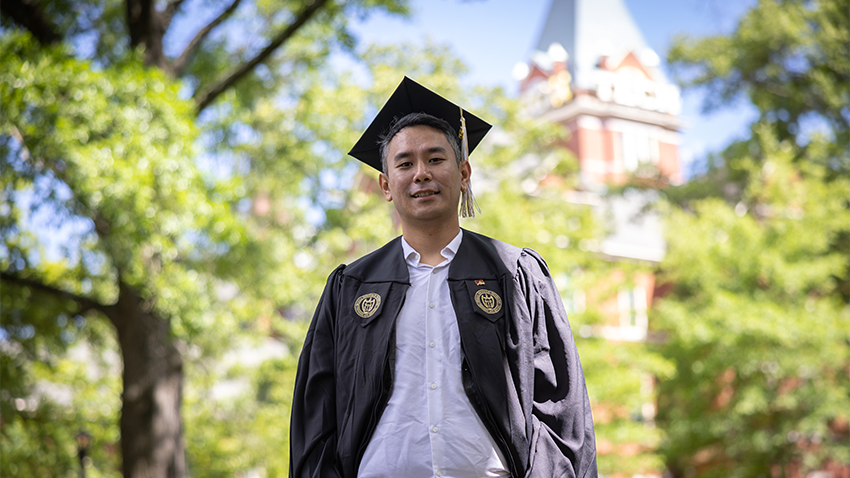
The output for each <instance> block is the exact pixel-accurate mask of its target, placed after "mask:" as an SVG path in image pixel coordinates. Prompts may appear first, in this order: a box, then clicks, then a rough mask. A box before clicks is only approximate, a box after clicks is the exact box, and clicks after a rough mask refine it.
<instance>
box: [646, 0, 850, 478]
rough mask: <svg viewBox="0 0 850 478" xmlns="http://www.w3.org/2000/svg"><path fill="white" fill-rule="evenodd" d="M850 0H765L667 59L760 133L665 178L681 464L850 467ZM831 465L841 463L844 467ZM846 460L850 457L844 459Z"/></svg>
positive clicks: (673, 428)
mask: <svg viewBox="0 0 850 478" xmlns="http://www.w3.org/2000/svg"><path fill="white" fill-rule="evenodd" d="M848 11H850V2H848V1H847V0H822V1H808V2H792V1H782V0H762V1H760V2H758V4H757V5H755V6H754V7H753V8H752V9H751V10H750V11H749V12H748V13H747V14H746V15H745V16H744V17H743V18H742V20H741V22H740V23H739V25H738V28H737V29H736V30H735V31H734V32H733V33H731V34H730V35H729V36H724V37H711V38H705V39H687V38H684V39H680V40H679V41H678V42H677V43H676V44H675V45H674V47H673V48H672V50H671V52H670V60H671V62H672V63H673V64H674V66H675V67H676V68H677V69H678V71H679V72H680V79H682V80H683V81H684V82H685V86H687V87H697V88H703V89H704V91H705V92H706V93H707V103H706V106H707V107H709V108H716V107H721V106H723V105H725V104H728V103H731V102H733V101H735V100H736V99H738V96H739V95H746V96H747V98H748V99H749V100H750V101H751V102H752V103H753V104H754V105H755V106H756V107H757V108H758V111H759V115H760V116H759V118H758V119H757V120H756V122H755V123H754V124H753V125H752V127H751V133H752V134H751V136H749V137H747V138H744V139H741V140H739V141H736V142H735V143H733V144H731V145H730V146H729V147H728V148H727V149H726V150H724V151H723V152H722V153H720V154H719V155H715V156H713V157H710V158H709V161H710V164H708V168H707V173H706V174H704V175H703V176H701V177H698V178H695V179H694V180H693V181H691V182H690V183H689V184H686V185H684V186H681V187H678V188H669V189H667V190H665V194H666V196H667V198H668V203H667V205H666V214H667V225H668V228H667V229H668V234H667V240H668V244H669V253H668V256H667V258H666V259H665V261H664V263H663V269H664V278H665V280H666V281H668V282H669V283H670V284H672V285H673V291H672V293H671V294H670V295H669V296H668V297H666V298H665V299H663V300H662V301H660V303H659V305H658V307H657V309H656V310H655V311H654V312H655V315H654V317H655V320H656V323H657V324H658V325H659V326H660V327H661V328H663V329H664V330H666V331H667V332H668V340H667V341H666V343H665V344H664V345H663V346H661V347H660V352H661V353H662V354H663V355H664V356H665V357H666V358H668V359H670V360H672V361H673V362H674V363H675V364H676V371H675V374H674V376H673V377H672V378H670V379H669V380H662V381H661V382H660V385H659V416H658V422H659V425H660V426H661V428H663V429H664V433H665V440H664V442H663V445H662V447H661V453H662V454H663V455H664V457H665V462H666V465H667V467H668V469H669V471H670V472H671V473H672V475H673V476H675V477H679V476H688V477H691V476H706V477H713V476H717V477H720V476H723V477H758V476H806V475H807V474H808V473H809V472H811V471H815V470H822V469H829V468H830V467H837V466H844V467H847V466H848V464H850V447H848V446H847V444H848V443H850V427H848V421H849V420H850V412H848V410H850V305H848V304H850V285H848V284H850V204H848V198H850V167H848V166H850V106H848V105H850V91H848V89H847V85H848V84H850V51H848V49H850V17H849V16H848ZM833 469H834V468H833ZM845 469H846V468H845Z"/></svg>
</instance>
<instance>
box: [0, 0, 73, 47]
mask: <svg viewBox="0 0 850 478" xmlns="http://www.w3.org/2000/svg"><path fill="white" fill-rule="evenodd" d="M0 12H2V13H5V14H6V15H8V16H9V18H11V19H12V20H14V21H15V23H17V24H18V25H20V26H22V27H24V28H26V29H27V30H29V32H30V33H32V35H33V36H34V37H35V38H36V40H38V41H39V42H40V43H42V44H44V45H50V44H53V43H59V41H60V40H62V36H61V35H60V34H59V32H57V31H56V25H54V24H53V23H52V22H51V21H50V20H49V19H47V18H45V16H44V12H42V11H41V8H39V6H38V0H11V1H10V0H6V1H2V2H0Z"/></svg>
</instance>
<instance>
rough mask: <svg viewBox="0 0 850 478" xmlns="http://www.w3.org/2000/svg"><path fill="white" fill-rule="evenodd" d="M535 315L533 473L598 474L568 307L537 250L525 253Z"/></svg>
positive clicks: (528, 298)
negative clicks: (567, 311) (565, 308)
mask: <svg viewBox="0 0 850 478" xmlns="http://www.w3.org/2000/svg"><path fill="white" fill-rule="evenodd" d="M520 269H521V270H522V272H523V273H524V275H525V281H523V282H525V284H524V288H525V289H526V305H527V306H528V308H529V312H530V317H531V319H532V334H533V342H534V357H533V361H534V390H533V407H532V437H531V450H530V457H529V469H528V473H527V475H526V476H527V477H553V476H558V477H577V478H595V477H596V476H597V474H598V472H597V468H596V438H595V435H594V431H593V417H592V415H591V411H590V400H589V399H588V396H587V387H586V385H585V382H584V372H583V371H582V368H581V363H580V362H579V356H578V350H577V349H576V344H575V341H574V340H573V334H572V331H571V330H570V324H569V321H568V320H567V313H566V310H564V304H563V302H562V301H561V296H560V294H559V293H558V289H557V287H556V286H555V283H554V281H553V280H552V276H551V274H550V273H549V268H548V267H547V265H546V262H545V261H544V260H543V258H542V257H541V256H540V255H539V254H538V253H537V252H535V251H533V250H530V249H526V250H525V251H524V254H523V255H522V256H521V258H520Z"/></svg>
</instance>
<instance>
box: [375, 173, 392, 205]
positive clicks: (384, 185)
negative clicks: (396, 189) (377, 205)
mask: <svg viewBox="0 0 850 478" xmlns="http://www.w3.org/2000/svg"><path fill="white" fill-rule="evenodd" d="M378 185H380V186H381V192H383V193H384V199H386V200H387V201H390V202H392V200H393V193H392V191H390V178H388V177H387V175H386V174H384V173H381V174H379V175H378Z"/></svg>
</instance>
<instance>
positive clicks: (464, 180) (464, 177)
mask: <svg viewBox="0 0 850 478" xmlns="http://www.w3.org/2000/svg"><path fill="white" fill-rule="evenodd" d="M458 168H460V190H461V191H463V190H464V189H466V188H467V187H468V186H469V179H470V178H471V177H472V165H470V164H469V160H467V161H463V162H462V163H460V164H459V165H458Z"/></svg>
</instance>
